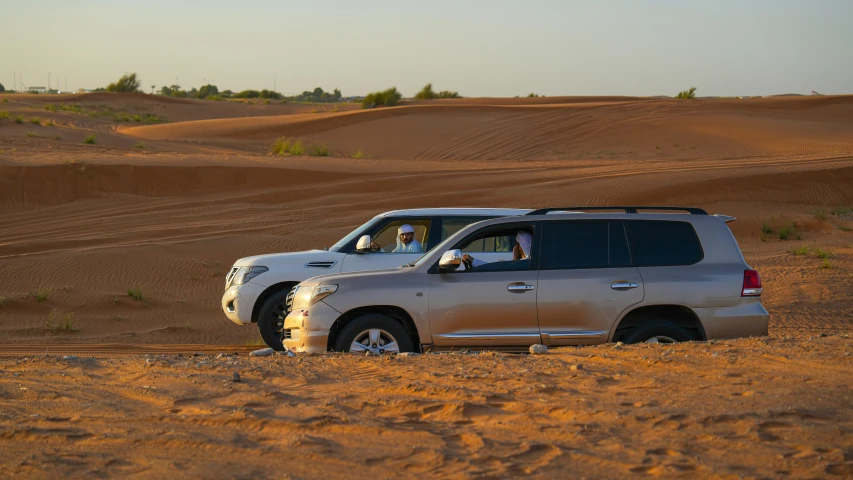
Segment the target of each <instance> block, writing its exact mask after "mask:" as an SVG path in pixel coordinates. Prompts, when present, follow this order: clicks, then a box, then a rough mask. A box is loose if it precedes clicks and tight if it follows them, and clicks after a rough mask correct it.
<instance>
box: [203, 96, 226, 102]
mask: <svg viewBox="0 0 853 480" xmlns="http://www.w3.org/2000/svg"><path fill="white" fill-rule="evenodd" d="M204 99H205V100H213V101H214V102H221V101H223V100H225V97H223V96H222V95H208V96H206V97H204Z"/></svg>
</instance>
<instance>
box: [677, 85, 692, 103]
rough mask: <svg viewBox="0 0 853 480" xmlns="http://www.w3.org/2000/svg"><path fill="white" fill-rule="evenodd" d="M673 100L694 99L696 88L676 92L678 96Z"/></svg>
mask: <svg viewBox="0 0 853 480" xmlns="http://www.w3.org/2000/svg"><path fill="white" fill-rule="evenodd" d="M675 98H677V99H679V100H689V99H692V98H696V87H690V90H682V91H680V92H678V95H676V96H675Z"/></svg>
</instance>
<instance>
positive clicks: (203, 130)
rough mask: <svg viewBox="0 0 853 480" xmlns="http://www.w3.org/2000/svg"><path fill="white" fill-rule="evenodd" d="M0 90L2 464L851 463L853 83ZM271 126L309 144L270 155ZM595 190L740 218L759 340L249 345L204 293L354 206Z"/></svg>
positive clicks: (16, 473)
mask: <svg viewBox="0 0 853 480" xmlns="http://www.w3.org/2000/svg"><path fill="white" fill-rule="evenodd" d="M0 97H4V98H7V99H8V102H2V103H0V111H7V112H9V114H10V118H8V119H5V120H0V450H2V452H3V453H4V455H2V456H1V457H2V459H0V467H2V472H4V473H3V474H4V475H10V476H13V477H24V476H26V477H55V476H63V477H65V476H137V477H142V478H162V477H164V476H173V475H176V474H177V475H180V476H192V477H218V476H227V477H235V478H242V477H246V478H249V477H251V478H258V477H275V478H317V477H329V476H334V475H342V474H346V475H347V476H353V477H367V476H370V477H379V478H390V477H400V476H402V477H404V478H409V477H411V478H414V477H424V476H429V477H436V476H440V477H445V478H467V477H471V476H486V477H517V476H521V475H531V476H535V477H542V478H546V477H548V478H554V477H560V478H562V477H565V476H566V474H567V472H571V473H572V474H573V475H574V476H589V477H594V478H601V477H609V478H624V477H627V476H631V475H636V476H647V475H656V476H664V477H679V476H680V477H689V478H693V477H696V476H701V477H715V478H740V477H748V478H767V477H783V476H795V477H808V478H826V477H830V476H839V477H850V476H851V475H853V450H851V448H850V445H852V444H853V438H851V435H853V423H851V420H853V419H851V418H850V409H849V405H850V402H851V400H853V398H851V395H850V391H849V388H848V386H847V383H848V379H849V377H850V374H851V373H852V372H851V361H853V360H851V357H850V355H851V352H853V343H851V340H850V333H851V332H853V213H851V212H850V211H849V210H850V209H851V208H853V97H850V96H841V97H799V98H765V99H749V100H735V99H716V100H696V101H689V102H677V101H672V100H663V99H653V98H630V97H594V98H582V97H581V98H579V97H559V98H534V99H453V100H442V101H435V102H404V103H403V105H402V106H401V107H399V108H392V109H382V110H374V111H360V110H356V109H355V108H356V107H357V106H354V105H344V106H342V107H340V108H338V110H339V111H335V112H333V111H331V109H332V108H333V106H320V107H317V106H312V105H291V104H273V103H271V104H269V105H264V104H263V103H260V104H242V103H226V102H205V101H198V100H180V99H167V98H160V97H152V96H149V95H123V94H93V95H83V96H66V97H57V96H44V95H42V96H38V95H6V96H4V95H0ZM45 105H48V106H50V105H76V106H79V109H76V108H73V107H67V108H66V109H65V110H62V109H60V108H56V110H57V111H52V109H48V110H46V109H45V108H44V107H45ZM315 109H317V110H318V111H317V112H314V110H315ZM146 114H152V115H157V118H158V119H159V120H162V121H164V122H165V123H157V124H145V122H144V121H140V122H135V121H133V120H130V121H121V122H120V121H117V120H118V119H125V120H127V117H131V118H132V116H133V115H138V116H140V120H141V119H142V118H143V117H145V115H146ZM16 116H21V117H22V120H23V124H17V123H15V122H14V118H15V117H16ZM31 120H33V121H31ZM48 121H50V122H52V126H50V124H49V123H48ZM89 135H95V136H96V143H95V144H94V145H87V144H83V139H84V138H85V137H87V136H89ZM280 136H287V137H291V138H293V139H297V138H298V139H301V140H302V141H303V142H304V144H305V145H306V147H308V148H309V151H310V149H311V147H315V146H325V147H327V148H328V149H329V151H330V156H329V157H325V158H319V157H309V156H306V157H281V156H272V155H270V154H269V153H268V152H269V149H270V145H271V143H272V142H273V140H274V139H275V138H276V137H280ZM358 151H361V152H362V153H363V154H364V156H365V158H360V159H355V158H351V157H352V156H353V155H354V154H355V152H358ZM599 204H601V205H603V204H611V205H612V204H681V205H695V206H700V207H703V208H706V209H708V210H709V211H710V212H712V213H723V214H729V215H734V216H736V217H738V220H737V221H736V222H734V223H732V224H730V225H731V227H732V230H733V232H734V233H735V235H736V237H737V239H738V241H739V243H740V245H741V247H742V249H743V251H744V255H745V257H746V259H747V261H748V262H749V263H750V264H751V266H753V267H754V268H757V269H758V270H759V271H760V272H761V273H762V275H763V279H764V286H765V293H764V296H763V303H764V305H765V306H766V307H767V308H768V310H769V311H770V312H771V315H772V318H771V325H770V334H771V338H768V339H749V340H737V341H732V342H716V343H714V344H702V343H695V344H684V345H678V346H674V347H670V348H661V347H660V346H653V345H642V346H630V347H618V348H617V347H615V346H613V345H607V346H599V347H590V348H582V349H566V350H562V351H558V352H552V353H551V354H549V355H547V356H544V357H525V356H509V355H498V354H491V353H490V354H485V355H479V356H469V355H426V356H423V357H416V358H392V359H377V358H353V357H342V356H335V355H324V356H316V357H313V356H301V357H299V358H285V357H272V358H249V357H246V355H245V352H246V351H247V350H249V349H251V348H252V347H251V346H252V345H258V344H259V342H260V337H259V335H258V334H257V330H256V328H254V327H236V326H234V325H232V324H230V323H228V322H227V321H226V319H225V317H224V316H223V315H222V313H221V312H220V307H219V298H220V295H221V293H222V290H223V287H224V285H223V282H224V275H225V272H226V271H227V270H228V268H229V267H230V266H231V264H232V262H233V261H234V260H235V259H237V258H239V257H243V256H247V255H253V254H261V253H269V252H277V251H292V250H301V249H307V248H316V247H323V246H326V245H329V244H331V243H332V242H334V241H336V240H337V239H338V238H340V237H341V236H343V235H344V234H345V233H347V232H349V231H350V230H351V229H352V228H354V227H356V226H357V225H359V224H361V223H363V222H364V221H365V220H366V219H367V218H369V217H371V216H372V215H374V214H376V213H378V212H382V211H386V210H391V209H397V208H415V207H442V206H490V207H495V206H506V207H544V206H554V205H562V206H568V205H599ZM791 222H795V225H796V229H795V232H794V233H793V234H792V235H791V236H790V238H789V239H788V240H782V239H780V238H779V232H780V230H781V229H782V228H783V227H786V226H788V225H790V224H791ZM793 247H808V249H807V250H806V251H805V254H803V255H794V254H793V253H792V251H793ZM821 257H827V258H825V259H824V258H821ZM131 288H133V289H135V290H136V291H135V293H136V294H139V295H141V297H142V298H141V299H133V298H131V297H130V295H129V289H131ZM51 322H52V324H53V325H54V329H53V330H55V331H52V330H51V329H49V328H48V324H49V323H51ZM57 325H59V326H63V325H65V326H68V329H64V328H61V327H60V328H57V327H56V326H57ZM819 334H821V335H825V334H829V336H828V337H825V338H824V337H819V336H818V335H819ZM193 352H198V353H201V354H202V355H200V356H188V355H191V354H192V353H193ZM218 352H233V353H239V354H240V355H238V356H222V357H219V358H216V357H214V356H212V355H205V354H212V353H218ZM177 353H183V354H184V356H178V355H176V354H177ZM143 354H147V355H148V358H145V357H142V356H139V355H143ZM69 355H71V356H73V357H79V358H63V356H69ZM134 355H136V356H134ZM23 356H28V357H27V358H24V357H23ZM84 356H86V358H84ZM90 357H91V358H90ZM95 357H96V358H95ZM574 364H582V365H583V368H582V369H581V370H571V369H570V366H571V365H574ZM235 372H237V373H239V375H241V377H242V381H241V382H232V381H231V380H232V375H233V373H235ZM0 476H2V475H0Z"/></svg>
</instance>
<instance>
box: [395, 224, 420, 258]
mask: <svg viewBox="0 0 853 480" xmlns="http://www.w3.org/2000/svg"><path fill="white" fill-rule="evenodd" d="M392 253H424V247H423V245H421V242H419V241H417V240H415V229H414V228H412V226H411V225H409V224H408V223H407V224H405V225H400V228H398V229H397V248H395V249H394V250H392Z"/></svg>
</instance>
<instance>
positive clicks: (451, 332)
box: [429, 223, 540, 347]
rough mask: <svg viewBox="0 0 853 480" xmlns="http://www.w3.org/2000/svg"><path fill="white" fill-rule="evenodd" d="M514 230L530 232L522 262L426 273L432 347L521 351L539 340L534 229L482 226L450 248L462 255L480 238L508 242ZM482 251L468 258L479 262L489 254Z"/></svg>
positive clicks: (529, 226) (532, 227) (504, 225)
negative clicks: (528, 249) (528, 247)
mask: <svg viewBox="0 0 853 480" xmlns="http://www.w3.org/2000/svg"><path fill="white" fill-rule="evenodd" d="M520 229H524V230H527V231H529V232H531V233H534V242H533V248H532V249H531V250H532V252H531V256H530V257H529V258H528V259H526V260H522V261H502V262H497V261H493V262H489V263H486V264H485V265H482V266H480V267H477V268H474V269H471V270H457V271H452V272H440V271H439V270H438V269H437V268H434V269H432V270H431V271H430V275H431V279H430V290H429V321H430V329H431V333H432V342H433V344H434V345H435V346H436V347H526V346H529V345H532V344H534V343H539V342H540V337H539V326H538V322H537V319H536V295H537V291H536V288H537V271H536V255H535V252H536V249H537V248H538V241H537V240H536V238H537V237H536V235H535V231H534V230H535V225H533V224H531V223H523V224H513V225H506V224H503V225H500V226H497V227H495V226H493V227H484V228H483V229H481V230H478V231H477V232H474V233H473V234H472V235H469V236H468V237H467V238H466V239H464V240H462V241H460V242H459V243H457V245H455V246H453V247H452V248H451V249H460V250H463V251H465V250H466V249H468V247H470V246H471V245H475V244H476V243H477V242H478V241H481V240H485V243H486V244H487V245H488V244H494V243H495V242H499V241H500V240H499V239H501V238H505V237H512V238H514V237H515V234H516V232H517V231H519V230H520ZM483 253H486V254H487V255H482V254H480V253H478V252H471V253H470V254H471V255H472V256H473V257H474V258H477V259H478V260H484V259H485V258H486V257H488V256H489V254H494V253H495V252H494V251H490V252H483ZM510 255H511V254H510ZM491 256H492V257H494V255H491ZM484 261H485V260H484Z"/></svg>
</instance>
